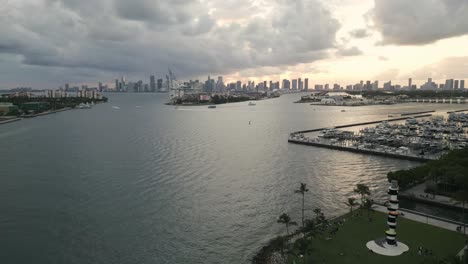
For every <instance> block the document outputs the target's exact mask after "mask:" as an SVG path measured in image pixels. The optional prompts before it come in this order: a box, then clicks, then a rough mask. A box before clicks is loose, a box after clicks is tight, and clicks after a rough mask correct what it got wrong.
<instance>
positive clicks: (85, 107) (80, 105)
mask: <svg viewBox="0 0 468 264" xmlns="http://www.w3.org/2000/svg"><path fill="white" fill-rule="evenodd" d="M76 108H77V109H90V108H91V105H90V104H88V103H86V104H83V103H81V104H79V105H77V106H76Z"/></svg>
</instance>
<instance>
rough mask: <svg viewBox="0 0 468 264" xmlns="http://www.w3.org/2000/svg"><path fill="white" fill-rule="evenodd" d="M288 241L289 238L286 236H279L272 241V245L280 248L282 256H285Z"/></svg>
mask: <svg viewBox="0 0 468 264" xmlns="http://www.w3.org/2000/svg"><path fill="white" fill-rule="evenodd" d="M287 242H288V240H287V239H286V238H285V237H284V236H277V237H276V238H273V239H272V240H271V241H270V245H271V246H272V247H273V248H274V249H276V250H277V249H279V250H280V252H281V256H283V257H284V248H285V246H286V243H287Z"/></svg>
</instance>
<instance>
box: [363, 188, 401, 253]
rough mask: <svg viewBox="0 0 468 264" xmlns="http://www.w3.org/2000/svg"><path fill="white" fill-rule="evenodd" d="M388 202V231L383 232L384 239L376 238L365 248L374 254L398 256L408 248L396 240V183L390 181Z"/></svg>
mask: <svg viewBox="0 0 468 264" xmlns="http://www.w3.org/2000/svg"><path fill="white" fill-rule="evenodd" d="M387 193H388V195H389V196H390V199H389V200H388V205H387V210H388V216H387V225H388V230H387V231H386V232H385V238H383V237H382V238H378V239H375V240H371V241H369V242H367V244H366V246H367V248H368V249H369V250H371V251H372V252H374V253H377V254H380V255H384V256H399V255H401V254H403V253H404V252H406V251H408V250H409V247H408V246H407V245H405V243H402V242H401V241H398V243H397V240H396V235H397V233H396V227H397V218H398V182H397V181H392V182H391V183H390V187H389V188H388V192H387Z"/></svg>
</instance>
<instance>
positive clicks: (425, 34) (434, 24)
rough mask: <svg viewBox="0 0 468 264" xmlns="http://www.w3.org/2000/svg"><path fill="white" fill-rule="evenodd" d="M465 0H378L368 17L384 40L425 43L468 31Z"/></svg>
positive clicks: (400, 43)
mask: <svg viewBox="0 0 468 264" xmlns="http://www.w3.org/2000/svg"><path fill="white" fill-rule="evenodd" d="M466 14H468V1H466V0H411V1H408V0H375V6H374V8H373V9H372V10H371V11H370V13H369V17H370V19H371V21H372V23H373V24H374V28H375V29H376V30H378V31H379V32H380V33H381V34H382V36H383V41H382V44H397V45H423V44H428V43H432V42H435V41H437V40H440V39H444V38H450V37H455V36H461V35H465V34H468V19H467V16H466Z"/></svg>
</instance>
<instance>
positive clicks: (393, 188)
mask: <svg viewBox="0 0 468 264" xmlns="http://www.w3.org/2000/svg"><path fill="white" fill-rule="evenodd" d="M388 194H389V195H390V200H389V201H388V206H387V209H388V217H387V224H388V230H387V231H386V232H385V235H386V239H387V244H389V245H394V246H396V235H397V233H396V227H397V218H398V182H397V181H392V182H391V185H390V187H389V188H388Z"/></svg>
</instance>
